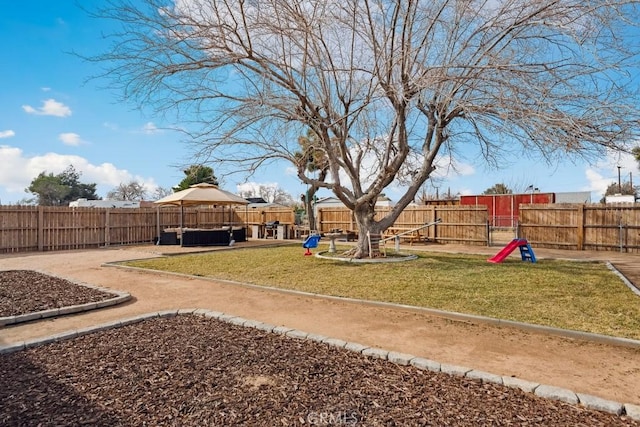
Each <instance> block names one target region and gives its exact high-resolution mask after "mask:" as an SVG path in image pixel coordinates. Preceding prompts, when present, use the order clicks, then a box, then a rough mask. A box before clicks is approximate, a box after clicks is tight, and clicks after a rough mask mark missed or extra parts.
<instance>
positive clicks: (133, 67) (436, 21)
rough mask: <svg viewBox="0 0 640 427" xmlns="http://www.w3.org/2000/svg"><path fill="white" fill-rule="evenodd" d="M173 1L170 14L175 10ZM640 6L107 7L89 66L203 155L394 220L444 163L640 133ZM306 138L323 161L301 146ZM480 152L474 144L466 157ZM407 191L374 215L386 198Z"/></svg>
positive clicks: (190, 0)
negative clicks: (313, 167)
mask: <svg viewBox="0 0 640 427" xmlns="http://www.w3.org/2000/svg"><path fill="white" fill-rule="evenodd" d="M168 4H169V5H168ZM637 5H638V3H637V2H636V1H633V0H629V1H628V0H592V1H584V0H430V1H420V0H404V1H400V0H396V1H391V0H340V1H335V0H183V1H179V2H178V1H176V2H173V3H172V2H167V1H165V0H139V1H137V2H130V1H127V0H112V1H111V2H110V3H109V6H108V7H107V8H105V9H101V10H99V11H96V12H95V15H96V16H98V17H102V18H105V17H106V18H111V19H114V20H116V21H118V22H119V23H120V24H122V32H120V33H114V34H112V36H113V37H115V39H114V43H113V45H112V46H111V47H110V49H109V50H108V51H107V52H106V53H105V54H101V55H99V56H98V57H94V58H90V59H93V60H96V61H102V62H103V64H104V65H106V66H107V68H108V71H107V76H108V77H110V78H112V81H113V82H114V85H115V86H116V87H117V88H119V89H120V90H122V94H123V97H124V98H125V99H128V100H135V101H137V102H138V103H139V104H140V105H141V106H143V105H144V106H146V107H149V106H151V107H155V108H156V110H157V112H158V113H164V114H168V113H176V119H177V120H179V121H180V126H181V129H184V131H185V132H186V133H187V137H188V140H190V141H192V143H193V144H194V146H193V148H194V150H195V151H194V153H195V154H197V156H198V157H199V158H202V159H206V161H215V162H216V164H218V162H219V163H220V164H229V163H233V164H234V165H233V168H234V169H233V170H234V171H238V172H243V173H248V174H251V173H253V172H254V171H255V170H257V169H258V168H259V167H261V166H264V165H266V164H269V163H270V162H272V161H275V160H278V159H284V160H286V161H289V162H291V163H292V164H293V165H295V167H296V168H297V171H298V177H299V178H300V180H301V181H302V182H303V183H305V184H306V185H310V186H317V187H319V188H327V189H329V190H331V191H332V192H333V193H334V194H335V195H336V196H337V197H338V198H339V199H340V200H341V201H342V202H343V203H344V204H345V205H346V206H347V207H348V208H349V209H351V210H352V211H353V213H354V217H355V219H356V222H357V225H358V228H359V230H360V234H359V240H358V245H357V248H356V252H355V253H354V256H357V257H360V256H365V255H367V254H368V245H367V232H372V233H379V232H381V231H383V230H385V229H386V228H387V227H389V226H390V225H392V223H393V222H394V220H395V219H396V218H397V216H398V215H399V214H400V212H401V211H402V210H403V209H404V208H405V207H406V206H407V205H408V204H409V203H410V202H411V201H412V200H413V199H414V198H415V196H416V193H417V192H418V190H419V189H420V187H421V185H422V184H423V183H424V182H425V181H426V180H427V179H428V178H429V176H430V174H431V173H432V172H433V170H434V166H435V164H436V162H437V161H438V160H439V159H444V161H445V162H446V161H447V160H446V159H447V158H449V159H453V158H454V157H456V156H459V155H461V153H463V152H468V151H469V150H472V151H471V153H472V154H471V155H472V156H476V157H478V158H484V159H485V160H486V161H487V162H489V164H491V165H494V166H499V164H500V159H502V158H503V156H507V155H509V154H522V153H525V154H531V155H534V153H536V154H535V155H540V156H541V157H542V158H543V159H546V160H548V161H549V162H554V161H555V160H557V159H558V158H562V157H564V156H566V155H567V154H571V155H574V154H575V155H578V156H585V157H587V158H595V157H597V156H600V155H602V154H603V153H604V151H605V149H606V148H610V149H614V150H628V147H627V146H628V145H629V144H630V143H631V142H632V141H633V140H634V138H635V137H636V136H637V135H638V133H639V132H638V130H639V129H638V126H639V125H638V123H639V122H638V117H639V115H638V109H637V104H638V102H637V95H636V90H637V85H635V84H634V81H633V73H629V71H630V70H631V69H632V67H634V66H635V65H636V60H637V54H638V47H637V46H638V44H637V42H636V40H635V39H634V38H633V37H635V36H634V34H636V33H635V32H634V31H633V30H632V27H635V26H636V25H637V24H638V16H637ZM308 129H311V131H312V132H313V134H314V135H315V136H316V137H317V141H316V145H317V147H316V148H317V149H319V150H321V151H323V152H324V154H325V156H326V159H327V162H328V177H327V179H326V181H320V180H318V179H316V178H315V177H314V176H313V174H310V173H309V172H308V169H307V162H306V161H305V159H304V158H301V157H300V156H296V153H297V152H299V148H300V147H299V144H298V140H297V136H298V135H303V134H305V133H306V131H307V130H308ZM473 150H475V151H473ZM394 182H402V183H403V184H404V185H405V186H406V187H405V188H406V192H405V193H404V195H403V196H402V197H400V199H399V200H398V201H397V203H396V205H395V206H394V207H393V209H392V210H391V211H390V212H389V213H388V214H386V215H385V216H380V215H379V216H374V215H375V212H374V206H375V202H376V200H377V198H378V196H379V195H380V194H381V193H382V192H383V190H384V189H385V188H386V187H387V186H389V185H390V184H392V183H394Z"/></svg>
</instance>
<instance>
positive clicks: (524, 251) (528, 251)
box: [487, 239, 536, 264]
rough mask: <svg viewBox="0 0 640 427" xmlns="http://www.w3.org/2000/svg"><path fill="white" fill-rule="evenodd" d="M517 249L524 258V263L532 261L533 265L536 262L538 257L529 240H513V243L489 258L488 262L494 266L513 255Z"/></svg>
mask: <svg viewBox="0 0 640 427" xmlns="http://www.w3.org/2000/svg"><path fill="white" fill-rule="evenodd" d="M516 248H519V249H520V257H521V258H522V261H530V262H532V263H533V262H536V255H535V254H534V253H533V249H532V248H531V245H530V244H529V242H528V241H527V239H513V240H512V241H511V242H509V243H507V245H506V246H505V247H504V248H502V249H501V250H500V252H498V253H497V254H495V255H494V256H492V257H491V258H489V259H488V260H487V261H489V262H492V263H494V264H495V263H499V262H502V261H504V260H505V258H507V257H508V256H509V255H510V254H511V252H513V251H515V250H516Z"/></svg>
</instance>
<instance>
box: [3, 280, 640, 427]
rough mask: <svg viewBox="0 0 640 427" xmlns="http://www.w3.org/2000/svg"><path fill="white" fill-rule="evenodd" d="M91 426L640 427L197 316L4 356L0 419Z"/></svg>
mask: <svg viewBox="0 0 640 427" xmlns="http://www.w3.org/2000/svg"><path fill="white" fill-rule="evenodd" d="M25 274H27V273H25ZM29 274H30V273H29ZM2 277H3V285H4V281H5V280H6V277H4V276H2ZM51 281H52V282H54V283H58V279H55V278H51ZM22 283H24V282H22ZM31 287H32V289H31V291H30V293H31V294H35V293H37V292H40V293H43V294H52V293H55V289H58V287H57V286H53V287H49V286H47V282H46V281H44V280H38V281H35V282H33V286H31ZM12 295H15V294H12ZM3 299H4V298H3ZM14 302H15V303H18V301H14ZM85 302H86V301H85ZM74 303H78V301H75V302H74ZM7 304H8V303H7V302H6V301H3V305H7ZM84 424H89V425H100V426H145V425H150V426H203V425H211V426H269V427H273V426H294V425H353V426H421V425H425V426H483V425H484V426H488V425H491V426H500V425H518V426H532V425H539V426H569V425H571V426H623V425H626V426H640V423H637V422H634V421H632V420H629V419H626V418H625V417H618V416H615V415H610V414H606V413H602V412H598V411H591V410H587V409H585V408H582V407H580V406H574V405H568V404H564V403H561V402H557V401H550V400H546V399H542V398H539V397H536V396H534V395H532V394H528V393H524V392H521V391H520V390H517V389H511V388H506V387H502V386H499V385H495V384H482V383H480V382H478V381H474V380H471V379H467V378H459V377H453V376H449V375H446V374H442V373H433V372H430V371H421V370H418V369H416V368H413V367H411V366H399V365H395V364H392V363H390V362H387V361H383V360H379V359H373V358H368V357H365V356H362V355H360V354H356V353H354V352H350V351H347V350H344V349H338V348H335V347H331V346H329V345H326V344H321V343H316V342H311V341H304V340H299V339H295V338H288V337H285V336H283V335H278V334H272V333H267V332H263V331H260V330H256V329H252V328H245V327H240V326H235V325H231V324H228V323H224V322H220V321H217V320H213V319H208V318H204V317H200V316H194V315H181V316H177V317H172V318H154V319H150V320H146V321H143V322H140V323H137V324H134V325H129V326H125V327H121V328H117V329H111V330H108V331H103V332H98V333H94V334H90V335H86V336H82V337H79V338H75V339H73V340H69V341H63V342H57V343H53V344H48V345H44V346H41V347H36V348H30V349H28V350H25V351H20V352H16V353H12V354H6V355H2V356H0V425H2V426H39V425H46V426H49V425H59V426H67V425H74V426H77V425H84Z"/></svg>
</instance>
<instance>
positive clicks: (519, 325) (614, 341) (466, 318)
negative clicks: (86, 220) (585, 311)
mask: <svg viewBox="0 0 640 427" xmlns="http://www.w3.org/2000/svg"><path fill="white" fill-rule="evenodd" d="M122 262H123V261H115V262H108V263H104V264H102V265H103V266H105V267H115V268H121V269H125V270H133V271H144V272H147V273H152V274H166V275H171V276H176V277H186V278H197V279H198V280H207V281H210V282H215V283H223V284H227V285H235V286H243V287H246V288H251V289H259V290H263V291H264V290H267V291H271V292H279V293H282V294H288V295H297V296H304V297H310V298H319V299H326V300H333V301H342V302H349V303H353V304H360V305H366V306H371V307H382V308H391V309H400V310H406V311H411V312H416V313H423V314H428V315H431V316H438V317H444V318H445V319H450V320H455V321H462V322H479V323H485V324H490V325H495V326H508V327H512V328H516V329H520V330H522V331H529V332H535V333H542V334H549V335H554V336H559V337H564V338H571V339H580V340H584V341H589V342H595V343H600V344H607V345H618V346H623V347H630V348H638V349H640V340H635V339H631V338H621V337H615V336H611V335H603V334H596V333H593V332H583V331H577V330H573V329H562V328H556V327H553V326H544V325H536V324H533V323H524V322H518V321H515V320H505V319H500V318H496V317H487V316H481V315H478V314H467V313H459V312H455V311H445V310H439V309H435V308H428V307H418V306H415V305H406V304H397V303H392V302H384V301H372V300H364V299H357V298H348V297H339V296H334V295H324V294H315V293H312V292H305V291H298V290H295V289H283V288H276V287H273V286H266V285H256V284H252V283H246V282H239V281H236V280H228V279H216V278H214V277H203V276H197V277H196V276H193V275H190V274H185V273H175V272H172V271H161V270H150V269H147V268H141V267H130V266H127V265H122ZM610 268H611V269H612V270H613V271H614V272H617V270H616V269H615V267H613V266H610ZM617 274H618V275H619V276H621V277H623V278H624V276H622V274H621V273H619V272H617ZM623 281H626V282H627V283H628V280H626V279H623ZM631 286H632V285H631Z"/></svg>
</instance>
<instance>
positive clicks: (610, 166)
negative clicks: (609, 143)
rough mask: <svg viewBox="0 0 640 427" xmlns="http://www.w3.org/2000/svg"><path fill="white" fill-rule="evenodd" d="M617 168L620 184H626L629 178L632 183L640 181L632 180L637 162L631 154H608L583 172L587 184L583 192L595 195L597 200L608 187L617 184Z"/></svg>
mask: <svg viewBox="0 0 640 427" xmlns="http://www.w3.org/2000/svg"><path fill="white" fill-rule="evenodd" d="M618 166H620V181H621V182H622V183H625V182H628V181H629V179H630V178H632V180H633V181H634V182H635V181H639V182H640V179H633V174H634V173H637V172H638V162H637V161H636V160H635V158H634V157H633V156H632V155H631V154H626V153H619V152H610V153H608V154H607V157H606V158H605V159H603V160H602V161H600V162H598V163H596V164H595V165H593V166H591V167H588V168H587V169H586V170H585V177H586V179H587V181H588V184H587V185H586V186H585V188H583V190H584V191H592V192H594V193H596V196H597V197H598V200H599V198H600V197H602V196H603V195H604V193H605V192H606V191H607V187H608V186H609V185H611V184H612V183H615V182H618ZM629 174H631V176H629Z"/></svg>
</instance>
